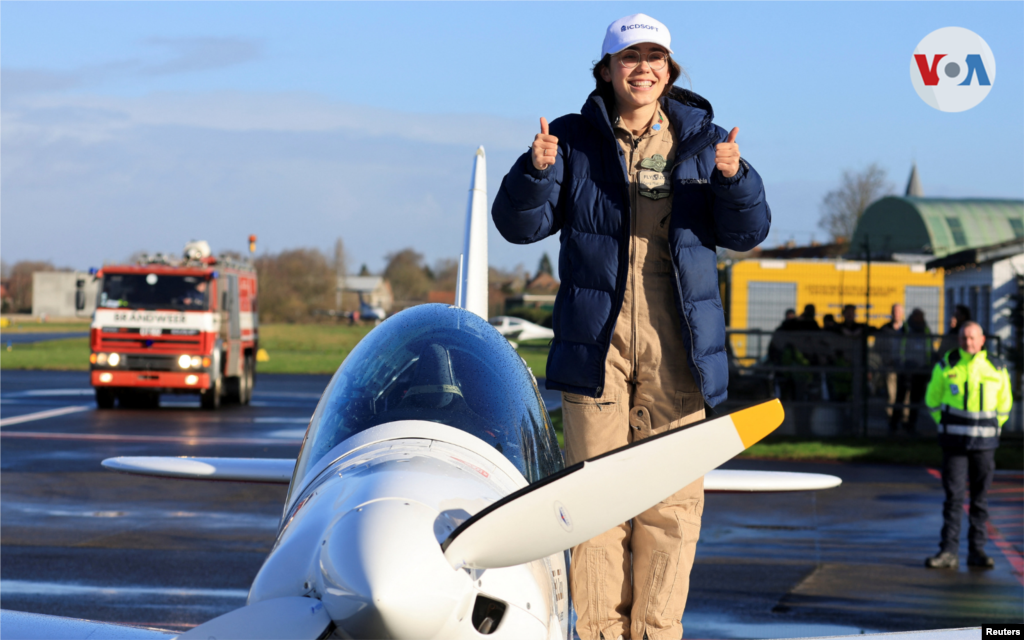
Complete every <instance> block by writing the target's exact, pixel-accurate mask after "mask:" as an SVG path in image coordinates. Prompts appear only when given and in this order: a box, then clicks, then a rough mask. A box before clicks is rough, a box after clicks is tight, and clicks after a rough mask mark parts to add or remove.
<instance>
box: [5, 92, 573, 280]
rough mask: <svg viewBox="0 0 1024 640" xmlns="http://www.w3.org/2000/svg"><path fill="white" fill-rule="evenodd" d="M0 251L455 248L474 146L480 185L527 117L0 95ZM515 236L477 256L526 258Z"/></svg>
mask: <svg viewBox="0 0 1024 640" xmlns="http://www.w3.org/2000/svg"><path fill="white" fill-rule="evenodd" d="M0 125H2V126H0V149H2V155H3V165H2V173H0V176H2V191H0V199H2V212H3V218H2V223H3V234H2V237H0V243H2V244H0V246H2V249H3V254H4V259H5V260H6V261H7V262H13V261H17V260H19V259H28V258H39V259H43V258H49V259H53V260H56V261H57V262H60V263H61V264H73V265H77V266H80V267H86V266H90V265H97V264H99V263H102V262H103V261H104V260H122V259H124V258H125V257H127V256H128V255H130V254H131V253H133V252H134V251H137V250H139V249H142V248H146V249H149V250H163V251H177V250H178V248H179V247H180V246H182V245H183V244H184V242H185V241H187V240H189V239H191V238H200V237H202V238H206V239H208V240H210V241H211V243H212V244H213V246H214V247H215V248H216V247H219V248H235V249H238V248H240V247H242V246H243V245H244V238H245V236H246V235H248V234H249V233H256V234H258V235H259V236H260V243H259V246H260V248H261V249H264V250H271V251H279V250H281V249H285V248H291V247H300V246H315V247H319V248H321V249H322V250H324V251H330V250H331V248H332V247H333V242H334V239H335V238H336V237H338V236H340V237H342V238H343V239H344V240H345V243H346V247H347V248H348V251H349V254H350V255H351V256H352V262H353V266H358V264H361V263H364V262H365V263H368V264H369V265H370V267H371V268H373V269H378V268H380V267H381V266H382V264H383V263H382V259H383V256H384V255H385V254H386V253H388V252H390V251H394V250H397V249H401V248H404V247H408V246H412V247H415V248H416V249H417V250H418V251H421V252H422V253H424V254H425V255H426V257H427V259H428V261H430V262H433V261H434V260H436V259H438V258H444V257H452V256H455V255H457V253H458V251H459V248H460V246H461V233H462V228H463V216H464V215H465V206H466V198H467V189H468V186H469V176H470V170H471V168H472V159H473V151H474V150H475V148H476V146H478V145H480V144H484V145H485V146H486V148H487V150H488V160H489V168H490V170H489V174H490V176H489V184H490V187H491V188H490V192H491V196H492V198H493V194H494V193H495V192H496V191H497V187H498V185H499V184H500V178H501V176H502V175H503V174H504V172H505V171H506V170H507V168H508V167H509V166H511V163H512V162H513V160H514V159H515V157H516V156H518V155H519V154H520V153H521V152H522V150H524V149H525V148H526V146H527V145H528V144H529V141H530V140H531V139H532V136H533V131H532V124H531V123H528V122H518V121H512V120H505V119H501V118H493V117H486V116H457V115H437V116H432V115H423V114H408V113H402V112H398V111H391V112H383V113H382V112H381V111H379V110H374V111H373V112H372V113H368V112H367V110H366V109H363V108H360V107H358V106H354V105H345V104H339V103H334V102H331V101H329V100H326V99H323V98H321V97H318V96H309V95H302V94H240V93H223V94H216V95H210V94H200V95H190V94H154V95H148V96H143V97H140V98H118V97H109V96H97V95H65V94H54V93H51V94H34V95H20V96H16V97H14V98H11V99H5V101H4V104H3V111H2V122H0ZM545 250H546V251H548V252H549V253H551V254H552V256H554V254H555V252H556V251H557V245H556V244H555V241H553V240H549V241H546V242H545V243H544V244H543V245H542V246H533V247H529V248H524V247H518V246H513V245H509V244H508V243H505V242H504V241H503V240H501V239H500V237H498V236H497V234H496V233H494V232H492V244H491V256H492V262H493V263H494V264H498V265H510V264H516V263H518V262H523V263H525V264H526V265H528V267H529V268H531V269H532V268H534V266H535V265H536V263H537V260H538V259H539V257H540V254H541V252H543V251H545Z"/></svg>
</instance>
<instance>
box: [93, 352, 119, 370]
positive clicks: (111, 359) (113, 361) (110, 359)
mask: <svg viewBox="0 0 1024 640" xmlns="http://www.w3.org/2000/svg"><path fill="white" fill-rule="evenodd" d="M100 355H101V356H102V354H100ZM98 359H99V358H97V360H98ZM119 362H121V356H119V355H117V354H116V353H112V354H110V355H109V356H107V364H109V365H110V366H112V367H116V366H117V365H118V363H119Z"/></svg>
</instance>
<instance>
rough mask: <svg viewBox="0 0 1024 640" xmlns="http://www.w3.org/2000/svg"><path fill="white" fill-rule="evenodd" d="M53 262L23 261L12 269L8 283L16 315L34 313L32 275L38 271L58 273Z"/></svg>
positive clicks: (16, 263) (12, 306)
mask: <svg viewBox="0 0 1024 640" xmlns="http://www.w3.org/2000/svg"><path fill="white" fill-rule="evenodd" d="M57 270H58V269H56V268H55V267H54V266H53V263H52V262H48V261H45V262H44V261H32V260H21V261H20V262H15V263H14V266H13V267H11V270H10V277H9V279H8V281H7V291H8V295H10V297H11V310H12V311H14V312H15V313H32V274H33V273H35V272H37V271H57ZM65 270H66V269H65Z"/></svg>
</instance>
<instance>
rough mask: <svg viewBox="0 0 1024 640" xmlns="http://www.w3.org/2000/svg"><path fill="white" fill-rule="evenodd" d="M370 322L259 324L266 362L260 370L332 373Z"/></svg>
mask: <svg viewBox="0 0 1024 640" xmlns="http://www.w3.org/2000/svg"><path fill="white" fill-rule="evenodd" d="M372 328H373V327H371V326H353V327H350V326H348V325H333V324H332V325H328V324H264V325H260V348H262V349H266V350H267V355H269V356H270V360H269V361H268V362H260V363H259V364H257V365H256V366H257V369H258V370H259V371H260V372H261V373H334V372H335V371H336V370H337V369H338V365H340V364H341V362H342V360H344V359H345V357H346V356H348V354H349V353H350V352H351V351H352V349H353V348H355V346H356V345H357V344H358V343H359V341H360V340H362V339H363V337H364V336H365V335H366V334H367V333H369V332H370V329H372Z"/></svg>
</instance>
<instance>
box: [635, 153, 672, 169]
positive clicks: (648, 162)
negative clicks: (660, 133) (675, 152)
mask: <svg viewBox="0 0 1024 640" xmlns="http://www.w3.org/2000/svg"><path fill="white" fill-rule="evenodd" d="M667 164H668V161H667V160H665V156H663V155H661V154H660V153H656V154H654V155H653V156H651V157H650V158H644V159H643V160H641V161H640V166H641V167H642V168H644V169H650V170H651V171H664V170H665V166H666V165H667Z"/></svg>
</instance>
